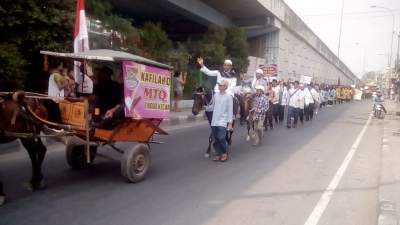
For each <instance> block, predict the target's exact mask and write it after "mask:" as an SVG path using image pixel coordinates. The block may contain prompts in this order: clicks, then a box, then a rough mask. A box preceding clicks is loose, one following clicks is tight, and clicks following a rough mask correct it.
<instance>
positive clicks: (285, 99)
mask: <svg viewBox="0 0 400 225" xmlns="http://www.w3.org/2000/svg"><path fill="white" fill-rule="evenodd" d="M197 61H198V64H199V65H200V67H201V69H200V71H201V72H203V74H205V75H207V76H214V77H217V85H216V87H215V89H214V92H215V94H214V95H213V97H212V99H210V100H209V104H207V107H206V108H209V111H213V113H212V116H210V118H209V122H210V126H211V129H212V137H213V139H214V149H215V150H216V153H217V155H216V157H215V158H214V161H226V160H227V159H228V155H227V151H226V140H225V133H226V131H227V130H231V129H232V123H233V119H234V117H232V115H231V114H232V106H233V105H234V103H235V101H234V100H233V99H235V97H238V98H240V99H241V100H240V101H239V102H241V103H242V104H241V106H240V107H241V108H242V110H241V112H240V113H241V123H243V122H246V123H247V124H248V132H249V133H248V140H250V138H252V139H253V140H254V145H255V146H258V145H260V144H261V142H262V137H263V136H264V131H265V130H268V129H273V128H274V126H275V125H278V124H283V123H284V122H285V121H284V119H285V115H286V127H287V128H296V127H297V126H298V123H299V121H300V123H301V124H303V123H304V122H305V121H311V120H313V118H314V115H316V114H318V112H319V109H320V108H323V107H332V106H333V105H335V104H341V103H343V102H344V101H350V100H351V99H352V96H353V92H352V89H351V88H350V87H339V86H337V85H335V86H334V85H325V84H315V83H308V84H306V83H300V82H299V81H291V80H290V79H289V80H287V81H286V82H285V81H284V80H281V79H278V77H276V76H268V74H267V72H266V71H265V69H264V70H263V69H262V68H259V69H257V70H256V74H255V76H254V79H251V80H242V81H241V85H240V86H237V81H236V78H235V72H234V71H233V69H232V61H231V60H225V62H224V65H223V68H222V70H209V69H208V68H207V67H206V66H205V65H204V61H203V59H202V58H201V57H200V58H198V59H197ZM243 108H244V109H245V110H243ZM206 110H207V109H206ZM250 129H251V130H252V131H251V132H250Z"/></svg>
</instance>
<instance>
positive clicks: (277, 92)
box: [272, 86, 281, 104]
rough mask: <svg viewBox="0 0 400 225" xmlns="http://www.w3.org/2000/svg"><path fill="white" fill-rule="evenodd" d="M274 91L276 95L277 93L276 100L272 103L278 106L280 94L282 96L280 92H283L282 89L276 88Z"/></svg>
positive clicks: (273, 88)
mask: <svg viewBox="0 0 400 225" xmlns="http://www.w3.org/2000/svg"><path fill="white" fill-rule="evenodd" d="M272 90H273V91H274V93H275V95H274V99H272V103H273V104H278V103H279V94H280V92H281V87H279V86H275V87H272Z"/></svg>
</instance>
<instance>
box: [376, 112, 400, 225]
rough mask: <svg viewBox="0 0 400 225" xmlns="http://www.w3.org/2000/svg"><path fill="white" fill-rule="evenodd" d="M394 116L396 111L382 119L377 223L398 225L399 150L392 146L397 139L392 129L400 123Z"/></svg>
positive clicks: (399, 191) (399, 190)
mask: <svg viewBox="0 0 400 225" xmlns="http://www.w3.org/2000/svg"><path fill="white" fill-rule="evenodd" d="M391 106H392V107H393V106H394V107H398V106H395V105H391ZM392 107H391V108H392ZM390 111H392V110H390ZM396 117H398V115H397V112H395V111H392V113H391V114H389V115H387V116H386V118H385V120H384V128H383V136H382V146H381V159H380V160H381V162H380V174H379V186H378V200H379V212H378V221H377V224H378V225H399V213H398V209H397V207H398V205H399V203H400V201H399V200H400V184H397V182H396V180H397V179H398V177H399V173H398V171H399V169H400V163H399V157H400V152H398V151H396V150H398V149H396V148H395V147H394V145H395V142H397V141H399V140H397V139H398V137H396V136H397V135H395V134H394V133H395V131H394V130H395V128H396V127H397V126H398V125H399V124H400V122H399V121H397V120H399V119H400V118H396ZM388 118H390V119H388Z"/></svg>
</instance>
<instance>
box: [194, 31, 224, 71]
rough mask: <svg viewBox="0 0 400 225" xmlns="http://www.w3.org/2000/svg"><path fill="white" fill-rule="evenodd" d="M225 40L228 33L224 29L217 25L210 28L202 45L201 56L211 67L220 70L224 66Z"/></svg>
mask: <svg viewBox="0 0 400 225" xmlns="http://www.w3.org/2000/svg"><path fill="white" fill-rule="evenodd" d="M225 38H226V31H225V29H224V28H223V27H220V26H217V25H210V26H209V27H208V32H207V34H206V35H205V36H204V39H203V41H202V44H201V45H200V48H201V49H200V54H201V55H202V56H203V58H204V59H205V61H206V63H207V65H209V66H210V67H214V68H218V69H219V67H220V66H221V65H222V63H223V61H224V59H225V55H226V48H225V46H224V42H225Z"/></svg>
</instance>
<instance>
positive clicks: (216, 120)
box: [211, 93, 233, 127]
mask: <svg viewBox="0 0 400 225" xmlns="http://www.w3.org/2000/svg"><path fill="white" fill-rule="evenodd" d="M232 121H233V98H232V96H231V95H229V94H228V93H225V94H220V93H215V95H214V111H213V117H212V120H211V126H213V127H214V126H217V127H227V125H228V123H232Z"/></svg>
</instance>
